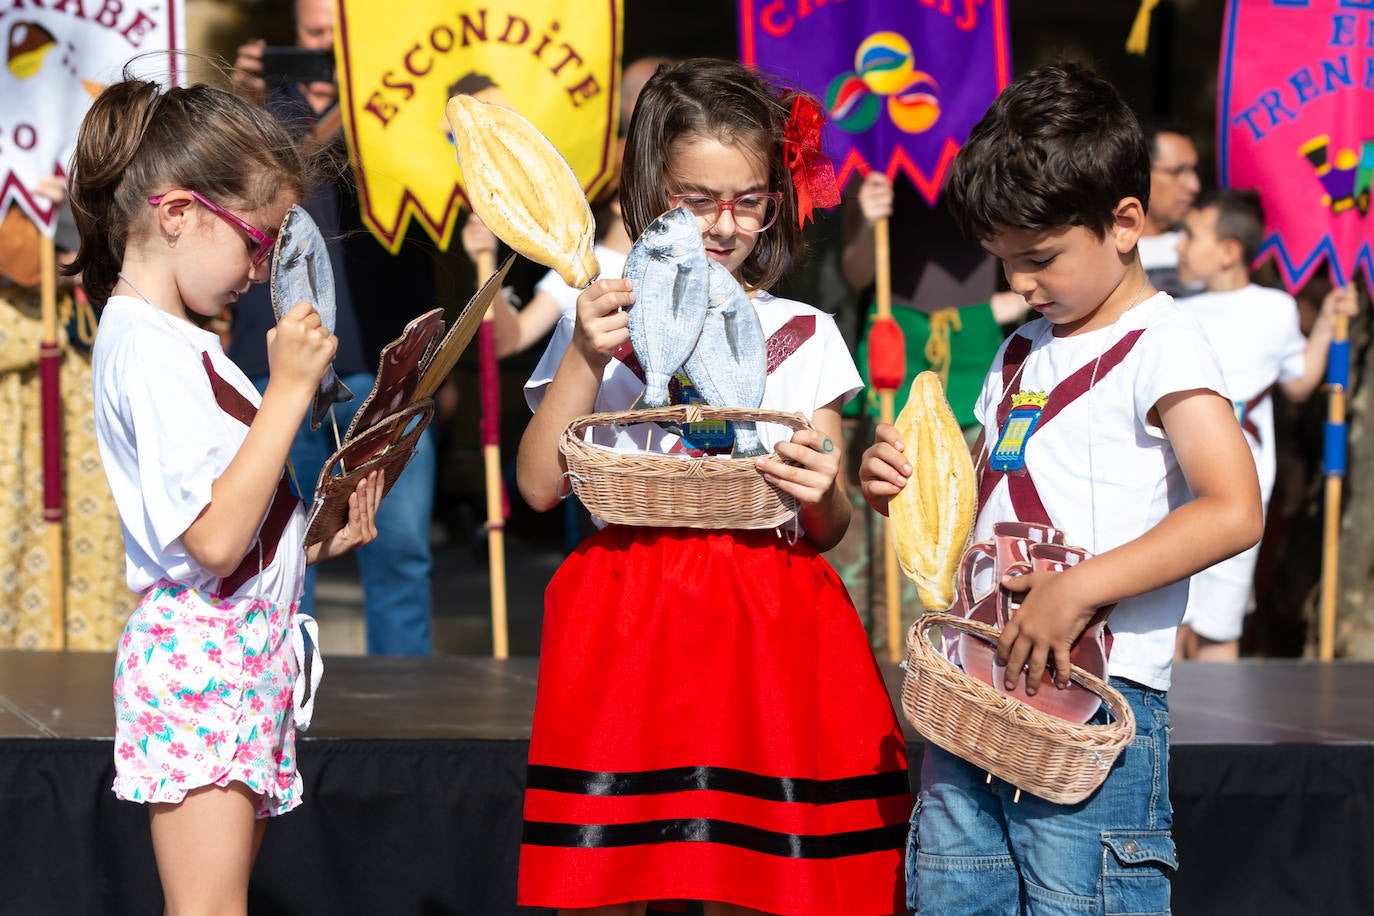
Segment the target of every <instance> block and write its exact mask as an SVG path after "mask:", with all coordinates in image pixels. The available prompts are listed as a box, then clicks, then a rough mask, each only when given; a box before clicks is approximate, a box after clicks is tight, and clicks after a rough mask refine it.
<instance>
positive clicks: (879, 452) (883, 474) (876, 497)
mask: <svg viewBox="0 0 1374 916" xmlns="http://www.w3.org/2000/svg"><path fill="white" fill-rule="evenodd" d="M905 449H906V444H905V443H904V442H902V440H901V439H899V438H898V437H897V428H896V427H895V426H893V425H892V424H890V423H879V424H878V429H877V431H876V435H875V436H874V442H873V444H872V445H870V446H869V447H868V448H866V449H864V454H863V458H862V460H861V462H860V464H859V490H860V491H861V492H862V493H863V495H864V499H866V500H868V504H869V505H870V506H872V507H873V510H874V511H875V512H880V513H882V514H883V515H887V504H888V503H890V502H891V501H892V497H894V496H896V495H897V493H898V492H899V491H900V490H901V489H902V487H904V486H906V482H907V480H908V479H910V477H911V472H912V467H911V462H909V461H907V460H906V457H905V456H904V455H903V454H902V452H903V451H904V450H905Z"/></svg>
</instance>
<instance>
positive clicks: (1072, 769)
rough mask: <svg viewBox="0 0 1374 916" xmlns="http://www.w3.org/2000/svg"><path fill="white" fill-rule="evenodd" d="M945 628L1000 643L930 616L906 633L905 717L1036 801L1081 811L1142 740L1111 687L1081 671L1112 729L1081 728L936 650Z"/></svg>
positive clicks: (993, 633)
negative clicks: (935, 639)
mask: <svg viewBox="0 0 1374 916" xmlns="http://www.w3.org/2000/svg"><path fill="white" fill-rule="evenodd" d="M936 627H946V628H949V629H953V630H961V631H963V632H965V633H972V634H974V635H976V636H980V637H982V638H984V639H987V640H989V641H991V642H994V643H995V642H996V641H997V637H998V631H997V630H996V629H994V628H993V627H990V626H987V625H985V624H982V623H979V622H977V621H974V620H965V619H964V618H962V617H954V616H951V615H948V614H928V615H926V616H924V617H922V618H920V619H919V620H917V621H916V622H915V623H914V624H912V626H911V629H910V631H908V633H907V641H906V645H907V653H906V669H907V670H906V678H905V679H904V680H903V681H902V712H904V713H905V714H906V717H907V719H908V720H909V721H910V722H911V724H912V725H914V726H916V730H917V731H919V732H920V733H921V735H922V736H924V737H925V738H926V739H927V740H929V741H931V742H933V743H935V744H937V745H939V746H940V747H942V748H944V749H945V750H947V751H949V752H950V753H951V754H954V755H955V756H957V757H961V758H962V759H964V760H967V761H968V762H969V763H971V764H973V765H974V766H977V767H980V768H981V769H984V770H987V771H988V772H989V773H991V774H992V775H994V776H996V777H998V778H999V779H1003V780H1005V781H1007V782H1009V783H1011V784H1012V785H1014V786H1016V787H1017V788H1018V789H1021V790H1023V791H1026V792H1030V793H1031V794H1033V795H1038V796H1039V797H1041V798H1044V799H1048V800H1049V801H1052V802H1057V803H1060V804H1074V803H1077V802H1080V801H1082V800H1083V799H1085V798H1087V797H1088V796H1089V795H1091V794H1092V793H1093V792H1095V791H1096V790H1097V787H1098V786H1100V785H1102V782H1103V780H1105V779H1106V778H1107V771H1108V770H1110V769H1111V767H1112V763H1113V762H1114V761H1115V760H1116V757H1117V755H1118V754H1120V753H1121V751H1122V749H1123V748H1125V747H1126V745H1128V744H1130V743H1131V740H1132V739H1133V738H1134V737H1135V715H1134V713H1132V712H1131V707H1130V705H1129V704H1128V703H1127V702H1126V698H1125V697H1123V696H1122V695H1121V694H1120V693H1119V692H1117V691H1116V690H1115V689H1114V688H1113V687H1112V686H1111V685H1110V684H1108V683H1107V682H1106V681H1104V680H1102V679H1101V678H1099V677H1096V676H1094V675H1092V674H1089V673H1088V672H1086V671H1084V670H1083V669H1081V668H1078V667H1075V668H1074V669H1073V672H1072V674H1071V677H1072V678H1073V680H1074V681H1075V682H1076V683H1078V684H1081V685H1082V686H1084V687H1086V688H1088V689H1089V690H1091V691H1092V692H1093V693H1096V694H1097V695H1098V696H1100V697H1101V698H1102V702H1103V703H1105V704H1106V706H1107V709H1108V710H1109V711H1110V712H1111V714H1112V718H1113V721H1111V722H1109V723H1107V724H1106V725H1079V724H1076V723H1073V722H1065V721H1064V720H1063V719H1057V718H1055V717H1053V716H1049V715H1046V714H1045V713H1043V712H1041V711H1040V710H1038V709H1035V708H1034V707H1031V706H1028V705H1026V704H1025V703H1023V702H1021V701H1020V700H1017V699H1013V698H1012V697H1008V696H1003V695H1002V694H1000V693H998V692H997V691H996V690H993V689H992V688H991V687H989V686H988V685H987V684H984V683H983V682H982V681H980V680H978V679H977V678H974V677H971V676H970V675H968V674H967V673H965V672H964V671H963V670H962V669H960V668H957V667H955V665H954V664H953V663H952V662H951V661H950V660H949V659H947V658H945V656H944V655H943V654H942V653H940V652H938V651H936V649H935V647H934V646H932V645H931V644H930V640H929V638H928V636H927V632H928V631H929V630H932V629H934V628H936Z"/></svg>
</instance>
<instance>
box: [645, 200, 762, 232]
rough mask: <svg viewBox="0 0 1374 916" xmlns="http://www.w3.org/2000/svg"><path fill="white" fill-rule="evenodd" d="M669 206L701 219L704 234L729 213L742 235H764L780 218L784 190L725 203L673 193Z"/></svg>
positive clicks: (699, 221) (699, 220) (724, 201)
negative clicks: (724, 214)
mask: <svg viewBox="0 0 1374 916" xmlns="http://www.w3.org/2000/svg"><path fill="white" fill-rule="evenodd" d="M668 204H669V206H673V207H684V208H686V209H687V210H688V211H689V212H690V213H691V214H692V215H693V216H695V217H696V218H697V224H698V225H700V226H701V231H702V232H709V231H711V227H713V226H715V224H716V223H717V222H718V221H719V220H720V215H721V214H722V213H724V212H725V211H726V210H729V211H730V215H731V216H732V217H734V219H735V226H736V227H738V229H739V230H740V231H741V232H750V233H753V232H762V231H763V230H765V229H767V228H768V227H769V226H771V225H773V222H774V221H775V220H776V219H777V218H778V208H779V207H781V206H782V192H781V191H756V192H754V193H753V194H745V195H743V196H742V197H736V198H735V199H734V200H721V199H720V198H719V197H713V196H712V195H710V194H704V193H701V192H696V191H693V192H691V193H688V194H669V195H668Z"/></svg>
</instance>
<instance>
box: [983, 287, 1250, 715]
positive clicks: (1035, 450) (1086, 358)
mask: <svg viewBox="0 0 1374 916" xmlns="http://www.w3.org/2000/svg"><path fill="white" fill-rule="evenodd" d="M1138 328H1143V329H1144V333H1143V334H1142V335H1141V336H1140V338H1139V339H1138V340H1137V341H1136V343H1135V346H1134V347H1133V348H1132V349H1131V350H1130V352H1129V353H1128V354H1127V355H1126V357H1125V358H1124V359H1123V360H1122V362H1121V363H1120V364H1119V365H1117V366H1116V367H1115V368H1112V369H1111V370H1110V371H1107V372H1105V373H1103V374H1102V375H1101V376H1100V377H1098V378H1097V379H1096V381H1095V382H1094V383H1093V385H1092V386H1091V387H1090V388H1089V390H1088V391H1086V392H1084V394H1082V395H1081V396H1080V397H1079V398H1078V399H1077V400H1075V401H1073V402H1072V403H1070V404H1069V405H1068V406H1066V407H1064V408H1063V410H1062V411H1061V412H1060V413H1059V414H1058V415H1057V416H1054V417H1053V418H1051V419H1050V420H1049V421H1047V422H1045V423H1044V424H1043V425H1042V426H1039V427H1037V428H1036V429H1035V430H1034V431H1033V432H1032V434H1031V436H1030V438H1029V440H1028V441H1027V444H1026V450H1025V463H1026V470H1027V471H1028V472H1029V474H1030V476H1031V479H1032V480H1033V481H1034V483H1035V487H1036V490H1037V492H1038V493H1039V496H1040V500H1041V502H1042V503H1043V504H1044V506H1045V509H1046V510H1047V511H1048V512H1049V515H1050V519H1049V520H1050V521H1051V522H1052V523H1053V524H1054V525H1055V526H1056V527H1058V528H1060V529H1062V530H1063V531H1064V532H1065V536H1066V539H1067V543H1069V544H1072V545H1076V546H1079V547H1083V548H1086V549H1087V550H1089V551H1091V552H1092V553H1095V554H1097V553H1105V552H1106V551H1108V550H1110V549H1112V548H1113V547H1117V546H1120V545H1121V544H1124V543H1126V542H1127V541H1131V540H1134V539H1135V538H1137V537H1139V536H1140V535H1142V534H1144V533H1145V532H1146V531H1148V530H1150V529H1151V528H1153V527H1154V526H1155V525H1156V524H1158V523H1159V521H1160V520H1161V519H1162V518H1164V516H1165V515H1167V514H1168V513H1169V512H1170V511H1172V510H1173V509H1176V508H1177V507H1178V506H1180V505H1182V504H1183V503H1184V502H1186V501H1187V500H1188V499H1189V498H1190V494H1189V492H1188V486H1187V483H1186V482H1185V480H1184V479H1183V473H1182V471H1181V470H1180V469H1179V466H1178V459H1177V456H1176V455H1175V454H1174V450H1173V448H1172V447H1171V446H1170V444H1169V440H1168V439H1167V438H1166V437H1165V434H1164V430H1163V429H1162V428H1161V427H1159V426H1157V425H1155V424H1153V423H1151V422H1150V420H1149V419H1148V416H1149V412H1150V410H1151V409H1152V408H1153V407H1154V406H1155V404H1156V403H1158V401H1159V400H1160V398H1162V397H1164V396H1165V395H1167V394H1170V393H1172V392H1176V391H1188V390H1194V389H1209V390H1212V391H1216V392H1219V393H1221V394H1222V395H1223V396H1225V383H1224V381H1223V378H1222V373H1221V366H1220V365H1219V363H1218V362H1217V358H1216V355H1215V354H1214V353H1213V352H1212V349H1211V347H1210V345H1208V343H1207V340H1206V338H1205V337H1204V336H1203V333H1202V329H1201V328H1200V327H1198V325H1197V322H1195V321H1194V320H1193V319H1192V318H1191V317H1190V316H1188V315H1187V314H1185V313H1184V312H1183V311H1182V310H1181V309H1180V308H1179V307H1178V306H1176V305H1175V304H1174V302H1173V300H1172V299H1170V298H1169V296H1168V295H1166V294H1164V293H1160V294H1158V295H1155V296H1152V297H1151V298H1149V299H1147V300H1146V301H1145V302H1142V303H1140V304H1139V305H1137V306H1136V307H1135V308H1133V309H1131V310H1129V311H1127V312H1126V313H1125V314H1124V315H1122V316H1121V318H1120V319H1119V320H1118V321H1117V322H1116V324H1115V325H1114V326H1112V327H1108V328H1102V329H1100V330H1097V331H1091V332H1089V333H1086V334H1079V335H1076V336H1073V337H1063V338H1059V337H1055V336H1054V335H1053V334H1052V333H1051V331H1052V329H1053V326H1052V325H1051V324H1050V323H1049V322H1048V321H1046V320H1045V319H1043V318H1042V319H1039V320H1036V321H1032V322H1030V323H1029V324H1027V325H1025V326H1024V327H1022V328H1020V329H1019V330H1018V331H1017V332H1016V335H1013V337H1012V338H1008V341H1007V342H1006V343H1004V344H1003V346H1002V349H1001V350H1000V351H999V352H998V354H997V358H996V359H995V360H994V361H993V365H992V369H991V371H990V372H989V373H988V377H987V380H986V381H985V382H984V384H983V391H982V393H981V395H980V396H979V398H978V403H977V405H976V407H975V412H976V414H977V416H978V419H979V421H980V422H981V423H982V424H983V428H984V434H985V436H986V441H987V442H988V443H989V445H991V444H993V443H996V442H997V437H998V432H999V431H998V429H997V428H996V424H997V407H998V405H999V404H1000V403H1001V401H1002V398H1003V381H1002V362H1003V356H1004V354H1005V353H1006V348H1007V344H1008V343H1010V341H1011V339H1014V337H1015V336H1017V335H1020V336H1024V337H1027V338H1029V339H1030V340H1031V341H1033V345H1032V347H1031V351H1030V353H1029V354H1028V355H1027V356H1026V358H1025V360H1024V362H1023V363H1022V369H1021V374H1020V376H1019V377H1018V378H1017V379H1015V380H1014V381H1013V382H1012V383H1011V385H1010V387H1011V388H1012V389H1013V390H1020V391H1043V392H1046V393H1048V392H1050V391H1052V390H1053V389H1054V387H1055V386H1056V385H1057V384H1058V383H1059V382H1060V381H1062V380H1063V379H1064V378H1066V377H1067V376H1068V375H1070V374H1072V373H1073V372H1075V371H1077V370H1078V369H1080V368H1081V367H1083V366H1085V365H1089V364H1091V363H1092V362H1093V361H1094V360H1096V359H1097V358H1098V357H1099V356H1100V355H1101V354H1103V353H1104V352H1106V351H1107V350H1108V349H1110V348H1111V347H1112V346H1114V345H1115V344H1116V343H1117V342H1118V341H1120V340H1121V339H1122V338H1123V337H1124V336H1125V335H1126V334H1127V333H1129V332H1131V331H1133V330H1136V329H1138ZM1014 518H1016V513H1015V510H1014V509H1013V508H1012V504H1011V498H1010V495H1009V492H1008V486H1007V481H1006V479H1002V480H1000V481H999V482H998V484H997V486H996V487H995V488H994V489H993V492H992V495H991V497H990V499H989V500H988V503H987V505H986V506H985V507H984V508H983V510H982V511H981V512H980V513H979V514H978V521H977V526H976V532H975V533H976V537H977V538H978V539H979V540H990V539H991V538H992V526H993V523H994V522H999V521H1003V520H1009V519H1014ZM1187 600H1188V582H1187V580H1186V579H1185V580H1183V581H1180V582H1175V583H1173V584H1171V585H1167V586H1164V587H1163V588H1159V589H1156V590H1155V591H1152V592H1147V593H1145V594H1143V595H1137V596H1135V597H1133V598H1128V599H1126V600H1124V601H1121V602H1120V603H1118V604H1117V606H1116V609H1115V610H1114V611H1113V612H1112V615H1111V617H1110V618H1109V620H1108V626H1110V627H1111V630H1112V633H1113V634H1114V636H1115V640H1116V641H1115V645H1114V647H1113V649H1112V656H1111V660H1110V663H1109V665H1108V670H1109V672H1110V674H1112V675H1114V676H1117V677H1124V678H1129V679H1130V680H1133V681H1136V682H1138V683H1141V684H1145V685H1147V686H1149V687H1154V688H1157V689H1160V690H1165V689H1168V687H1169V675H1170V666H1171V664H1172V662H1173V657H1174V632H1175V630H1176V628H1177V627H1178V623H1179V621H1180V620H1181V619H1182V617H1183V611H1184V608H1185V606H1186V604H1187Z"/></svg>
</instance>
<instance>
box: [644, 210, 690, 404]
mask: <svg viewBox="0 0 1374 916" xmlns="http://www.w3.org/2000/svg"><path fill="white" fill-rule="evenodd" d="M708 263H709V259H708V258H707V257H706V249H705V248H704V247H703V246H702V243H701V230H700V229H699V228H698V227H697V220H696V217H695V216H693V215H692V214H690V213H688V212H687V211H686V210H683V209H682V208H680V207H678V208H675V209H672V210H669V211H668V212H667V213H664V214H663V215H662V216H660V217H658V218H657V219H655V220H654V221H653V222H652V223H650V224H649V226H648V228H646V229H645V230H644V232H643V233H642V234H641V235H640V236H639V238H638V239H636V240H635V243H634V246H633V247H632V248H631V249H630V254H629V256H628V257H627V258H626V259H625V279H626V280H629V281H630V282H631V283H632V284H634V291H635V304H634V307H633V308H631V309H630V344H631V345H632V346H633V347H634V350H635V356H636V357H638V359H639V364H640V365H641V366H642V367H643V368H644V379H645V388H644V398H643V401H644V404H645V405H646V406H648V407H663V406H665V405H666V404H667V403H668V381H669V380H670V379H671V378H672V377H673V373H674V372H676V371H677V370H678V369H679V368H680V367H681V366H682V362H683V360H685V359H686V358H687V356H688V355H689V354H690V353H691V352H692V348H693V347H695V346H696V343H697V338H698V337H699V336H700V335H701V326H702V323H703V322H704V321H705V320H706V300H707V279H706V277H707V264H708Z"/></svg>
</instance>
